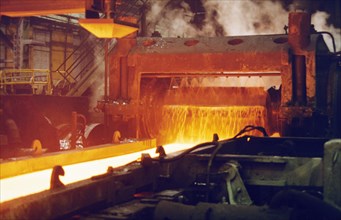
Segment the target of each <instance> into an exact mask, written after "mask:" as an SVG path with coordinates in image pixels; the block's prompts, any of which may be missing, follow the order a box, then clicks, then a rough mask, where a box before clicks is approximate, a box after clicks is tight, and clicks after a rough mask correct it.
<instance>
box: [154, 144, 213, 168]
mask: <svg viewBox="0 0 341 220" xmlns="http://www.w3.org/2000/svg"><path fill="white" fill-rule="evenodd" d="M217 144H218V142H205V143H201V144H198V145H196V146H194V147H192V148H189V149H187V150H185V151H184V152H182V153H181V154H179V155H177V156H175V157H172V158H162V159H161V160H160V159H159V158H153V161H159V162H166V163H168V162H173V161H176V160H179V159H181V158H183V157H184V156H186V155H187V154H189V153H191V152H192V151H194V150H196V149H198V148H202V147H207V146H209V145H213V146H214V147H216V146H217Z"/></svg>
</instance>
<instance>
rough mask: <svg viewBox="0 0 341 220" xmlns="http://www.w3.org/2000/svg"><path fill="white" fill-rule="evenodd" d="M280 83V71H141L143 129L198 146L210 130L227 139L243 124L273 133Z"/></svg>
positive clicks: (160, 139) (161, 141) (168, 140)
mask: <svg viewBox="0 0 341 220" xmlns="http://www.w3.org/2000/svg"><path fill="white" fill-rule="evenodd" d="M280 84H281V78H280V76H279V75H278V76H277V75H275V76H274V75H271V76H267V75H266V74H252V75H251V74H245V73H244V74H243V75H241V74H239V75H237V74H222V73H219V74H215V73H209V74H155V73H153V74H142V78H141V86H140V94H141V96H140V101H141V102H140V104H141V107H142V111H141V116H140V125H141V127H140V128H141V132H142V134H143V135H145V136H147V137H154V138H155V137H156V138H157V140H158V144H170V143H183V144H197V143H201V142H206V141H212V139H213V134H214V133H217V134H218V135H219V137H220V139H226V138H231V137H233V136H235V135H236V134H237V133H238V132H239V131H240V130H241V129H243V128H244V127H245V126H247V125H255V126H262V127H264V128H265V129H266V130H267V131H268V132H269V133H270V134H272V133H274V132H277V131H278V108H279V103H280V98H279V97H280V89H279V87H280ZM248 134H250V135H261V133H259V132H258V131H253V132H250V133H248Z"/></svg>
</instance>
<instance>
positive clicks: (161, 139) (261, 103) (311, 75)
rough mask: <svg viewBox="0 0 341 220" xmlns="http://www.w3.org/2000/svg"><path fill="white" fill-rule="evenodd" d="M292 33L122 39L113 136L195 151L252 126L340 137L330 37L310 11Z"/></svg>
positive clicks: (114, 74)
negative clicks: (176, 144) (320, 29)
mask: <svg viewBox="0 0 341 220" xmlns="http://www.w3.org/2000/svg"><path fill="white" fill-rule="evenodd" d="M288 29H289V33H288V34H283V35H256V36H238V37H215V38H190V39H187V38H161V37H153V38H122V39H118V42H117V46H116V47H115V48H114V50H113V52H112V53H111V54H110V71H108V73H107V74H109V75H108V76H107V77H106V78H107V79H109V81H107V82H106V84H107V86H108V87H109V94H106V98H105V100H103V101H100V102H99V104H98V108H99V109H101V110H102V111H103V112H104V113H105V114H106V115H107V117H106V118H107V123H108V125H109V127H110V128H111V130H120V131H121V133H122V134H123V135H125V136H135V137H153V138H154V137H156V138H157V140H158V143H159V144H168V143H174V142H179V143H192V144H197V143H200V142H203V141H209V140H210V139H211V135H212V134H213V133H219V135H220V136H222V137H224V138H229V137H232V136H233V135H234V134H236V133H237V132H238V131H239V130H241V129H242V128H243V127H244V126H246V125H248V124H251V125H257V126H263V127H264V128H266V129H267V130H268V132H269V133H270V134H273V133H279V134H280V135H281V136H301V137H302V136H304V137H326V136H340V134H339V133H340V127H339V126H340V125H339V124H340V117H339V116H338V114H337V111H338V110H339V109H340V106H339V105H340V104H338V103H339V102H338V101H337V100H338V99H339V98H340V96H339V93H337V87H338V86H337V85H340V79H339V78H340V77H339V76H338V74H337V73H338V72H339V71H340V67H339V66H336V65H335V63H337V62H335V61H337V59H339V58H340V57H339V56H336V54H335V53H330V52H329V50H328V48H327V46H326V44H325V41H324V40H323V35H325V34H326V33H319V32H317V31H315V30H313V28H312V26H311V24H310V15H309V14H308V13H305V12H293V13H290V15H289V28H288ZM334 52H335V51H334ZM332 63H334V64H332ZM338 65H339V64H338Z"/></svg>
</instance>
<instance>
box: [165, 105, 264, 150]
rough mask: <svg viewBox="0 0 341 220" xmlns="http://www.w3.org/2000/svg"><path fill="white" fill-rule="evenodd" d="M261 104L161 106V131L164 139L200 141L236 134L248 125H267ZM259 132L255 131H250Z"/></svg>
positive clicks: (170, 140)
mask: <svg viewBox="0 0 341 220" xmlns="http://www.w3.org/2000/svg"><path fill="white" fill-rule="evenodd" d="M266 118H267V117H266V108H265V107H264V106H210V107H208V106H189V105H168V106H163V112H162V127H161V132H162V133H163V134H164V135H165V136H164V138H165V140H164V141H165V143H171V142H177V143H200V142H207V141H212V140H213V134H214V133H217V134H218V136H219V137H220V139H227V138H231V137H233V136H235V135H236V134H237V133H238V132H239V131H240V130H241V129H243V128H244V127H245V126H247V125H256V126H262V127H265V128H266ZM249 134H251V135H257V134H258V135H259V133H257V132H251V133H249Z"/></svg>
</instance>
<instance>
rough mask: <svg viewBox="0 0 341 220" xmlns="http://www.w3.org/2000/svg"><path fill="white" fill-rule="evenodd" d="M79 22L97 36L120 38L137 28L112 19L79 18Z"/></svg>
mask: <svg viewBox="0 0 341 220" xmlns="http://www.w3.org/2000/svg"><path fill="white" fill-rule="evenodd" d="M78 21H79V24H80V26H82V27H83V28H85V29H86V30H88V31H89V32H91V33H92V34H93V35H95V36H96V37H98V38H122V37H125V36H127V35H129V34H132V33H134V32H136V31H137V30H138V29H137V28H134V27H130V26H126V25H121V24H116V23H114V22H113V20H112V19H79V20H78Z"/></svg>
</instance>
